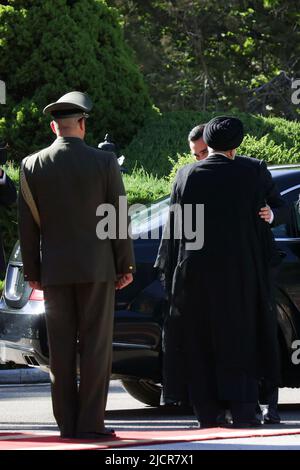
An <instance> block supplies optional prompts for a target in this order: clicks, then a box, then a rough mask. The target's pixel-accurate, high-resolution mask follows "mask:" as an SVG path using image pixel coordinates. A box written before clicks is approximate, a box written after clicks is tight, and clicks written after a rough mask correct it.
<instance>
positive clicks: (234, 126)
mask: <svg viewBox="0 0 300 470" xmlns="http://www.w3.org/2000/svg"><path fill="white" fill-rule="evenodd" d="M243 138H244V128H243V123H242V121H240V120H239V119H237V118H234V117H229V116H219V117H215V118H213V119H211V120H210V121H209V122H208V123H207V124H206V126H205V128H204V132H203V140H204V142H205V143H206V144H207V145H208V146H209V147H211V148H212V149H214V150H233V149H236V148H237V147H239V146H240V145H241V143H242V141H243Z"/></svg>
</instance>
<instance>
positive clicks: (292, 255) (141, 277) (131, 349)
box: [0, 165, 300, 405]
mask: <svg viewBox="0 0 300 470" xmlns="http://www.w3.org/2000/svg"><path fill="white" fill-rule="evenodd" d="M270 170H271V172H272V175H273V178H274V180H275V181H276V183H277V186H278V188H279V190H280V192H281V194H282V195H283V197H284V198H286V200H287V201H288V202H289V203H290V207H291V211H290V218H289V222H288V223H287V224H286V225H280V226H278V227H276V228H274V229H273V231H274V235H275V237H276V241H277V246H278V249H279V250H280V252H281V254H282V259H283V261H282V265H281V270H280V273H279V276H278V280H277V285H276V302H277V309H278V335H279V342H280V350H281V361H282V384H281V385H282V386H285V387H300V365H298V364H297V363H296V362H297V361H292V360H291V357H292V354H293V353H294V357H295V345H297V343H296V341H297V340H299V339H300V216H299V211H298V207H297V202H298V198H299V193H300V166H299V167H297V166H295V165H290V166H286V167H271V168H270ZM168 205H169V198H168V197H166V198H163V199H161V200H159V201H157V202H156V203H155V204H152V205H151V206H149V207H148V208H145V209H143V210H141V211H137V212H136V213H135V214H134V215H133V217H132V231H133V234H134V235H135V237H136V239H135V241H134V247H135V256H136V262H137V273H136V275H135V279H134V282H133V283H132V284H131V285H130V286H129V287H128V288H126V289H124V290H123V291H119V292H117V296H116V305H115V325H114V340H113V366H112V379H116V378H118V379H121V380H122V383H123V385H124V386H125V388H126V390H127V391H128V392H129V393H130V394H131V395H132V396H134V397H135V398H137V399H138V400H140V401H142V402H144V403H146V404H150V405H158V404H159V400H160V383H161V331H162V319H163V315H164V312H165V310H166V302H165V296H164V291H163V288H162V286H161V283H160V281H159V280H158V278H157V272H156V270H155V269H154V268H153V264H154V260H155V258H156V254H157V250H158V246H159V239H160V237H161V233H162V227H163V225H164V222H165V220H166V217H167V213H168ZM150 231H151V235H152V236H151V238H150ZM299 345H300V343H299ZM298 347H300V346H298ZM296 352H297V351H296ZM299 356H300V354H299ZM299 356H298V357H299ZM296 357H297V355H296ZM0 361H1V362H6V363H9V362H10V363H14V364H22V365H28V366H34V367H41V368H43V369H47V368H48V344H47V331H46V323H45V315H44V302H43V292H42V291H36V290H32V289H31V288H30V287H29V285H28V283H26V282H24V278H23V266H22V260H21V255H20V247H19V243H18V242H17V243H16V245H15V247H14V250H13V252H12V255H11V257H10V260H9V264H8V267H7V273H6V279H5V287H4V291H3V295H2V298H1V301H0ZM299 362H300V361H299Z"/></svg>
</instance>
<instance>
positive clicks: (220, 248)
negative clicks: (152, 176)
mask: <svg viewBox="0 0 300 470" xmlns="http://www.w3.org/2000/svg"><path fill="white" fill-rule="evenodd" d="M242 139H243V127H242V123H241V121H239V120H237V119H235V118H229V117H219V118H214V119H213V120H212V121H210V122H209V123H208V124H207V126H206V128H205V131H204V141H205V142H206V143H207V144H208V146H209V156H208V158H206V159H205V160H202V161H200V162H197V163H194V164H191V165H187V166H185V167H183V168H182V169H180V170H179V172H178V174H177V177H176V180H175V183H174V187H173V191H172V196H171V205H172V204H179V205H180V207H181V208H182V209H183V212H184V210H185V209H184V208H185V207H186V206H185V205H191V206H192V207H193V208H194V215H195V213H196V211H195V208H196V205H197V204H204V246H203V247H202V248H201V249H198V250H194V249H192V250H191V249H187V240H186V239H185V236H184V234H185V232H186V230H185V228H186V227H184V225H185V224H186V223H192V226H193V228H195V226H196V223H195V220H193V221H192V222H191V221H190V222H189V221H188V219H186V220H184V217H183V220H184V223H182V224H183V225H182V232H183V236H182V238H181V239H176V237H177V234H178V224H181V220H180V219H178V220H177V216H176V213H175V215H174V213H173V212H170V215H169V220H168V224H167V227H168V230H166V231H165V232H168V231H169V233H170V237H169V240H164V241H163V243H162V244H161V249H160V252H159V255H158V258H157V262H156V266H158V267H160V268H162V267H163V270H164V272H165V275H166V279H165V281H166V289H167V292H168V294H169V301H170V311H169V314H168V316H167V321H166V334H165V338H164V341H165V348H166V350H167V351H168V350H169V352H168V356H169V359H168V370H167V371H165V372H166V374H167V376H168V375H169V376H170V377H171V379H170V381H169V383H168V377H167V378H166V384H165V386H166V387H167V389H168V388H169V390H167V392H166V393H169V394H170V395H173V396H174V397H177V398H178V397H180V396H182V395H184V394H185V390H186V389H188V391H189V400H190V401H191V403H192V404H193V407H194V410H195V414H196V416H197V418H198V420H199V421H200V423H201V426H203V427H205V426H215V425H217V424H218V416H219V415H220V414H221V413H222V412H223V410H224V408H225V407H228V406H229V408H230V409H231V412H232V415H233V421H234V424H235V425H237V426H242V425H243V426H244V425H247V426H248V425H256V424H258V423H257V421H256V420H255V404H256V402H257V399H258V379H260V378H261V377H264V378H266V379H268V380H270V381H271V382H272V383H275V384H276V383H278V381H279V366H278V348H277V322H276V314H275V312H274V309H272V307H271V303H270V285H269V269H270V264H271V263H273V262H274V257H276V252H275V250H274V241H273V238H272V234H271V230H270V226H269V224H266V222H265V221H264V220H263V219H261V218H260V217H259V212H260V209H261V208H262V207H263V206H265V202H266V199H267V198H270V194H269V193H270V192H272V187H273V183H272V179H271V176H270V174H269V173H268V171H267V168H266V165H265V163H264V162H261V161H259V160H256V159H251V158H247V157H237V158H235V154H236V150H235V149H236V148H237V147H238V146H239V145H240V143H241V142H242ZM274 197H275V196H274ZM279 206H280V203H279ZM272 209H273V213H274V216H276V205H274V204H273V207H272ZM274 209H275V210H274ZM194 218H195V217H194ZM189 243H190V240H189ZM174 255H175V256H174Z"/></svg>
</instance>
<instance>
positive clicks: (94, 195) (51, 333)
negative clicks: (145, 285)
mask: <svg viewBox="0 0 300 470" xmlns="http://www.w3.org/2000/svg"><path fill="white" fill-rule="evenodd" d="M91 108H92V103H91V100H90V98H89V97H88V95H86V94H84V93H80V92H71V93H68V94H66V95H64V96H62V97H61V98H60V99H59V100H58V101H57V102H55V103H52V104H50V105H48V106H47V107H46V108H45V109H44V112H45V113H50V114H51V116H52V118H53V120H52V122H51V128H52V130H53V132H54V133H55V134H56V136H57V138H56V140H55V141H54V143H53V144H52V145H50V147H47V148H45V149H43V150H41V151H40V152H38V153H36V154H34V155H31V156H29V157H27V158H26V159H25V160H24V161H23V166H22V173H21V183H22V186H21V191H20V200H19V228H20V242H21V251H22V258H23V264H24V276H25V280H27V281H29V282H30V285H31V286H32V287H33V288H38V289H39V288H43V289H44V296H45V308H46V321H47V329H48V337H49V349H50V368H51V382H52V402H53V411H54V416H55V418H56V421H57V423H58V426H59V429H60V432H61V436H62V437H79V438H97V437H99V438H101V437H103V436H105V435H113V434H114V432H113V431H112V430H107V429H105V427H104V413H105V406H106V400H107V392H108V385H109V379H110V371H111V357H112V332H113V312H114V297H115V295H114V294H115V288H117V289H121V288H123V287H125V286H126V285H128V284H129V283H130V282H132V273H133V271H134V269H135V268H134V255H133V246H132V241H131V240H130V239H129V237H128V233H127V235H126V234H125V237H124V236H123V238H121V237H120V236H119V233H118V232H116V233H112V232H110V231H109V230H108V233H107V234H103V233H99V230H98V223H99V217H97V214H99V213H100V212H99V208H100V209H101V207H104V208H107V205H110V206H109V207H112V208H113V209H114V211H115V214H116V221H118V220H119V218H120V207H119V201H120V197H123V198H124V197H125V189H124V185H123V181H122V177H121V174H120V170H119V165H118V162H117V159H116V157H115V155H114V154H112V153H110V152H104V151H102V150H99V149H95V148H92V147H89V146H87V145H86V144H85V142H84V136H85V126H86V118H87V117H88V113H89V111H90V110H91ZM29 193H31V196H30V194H29ZM101 214H102V215H104V212H103V211H101ZM101 220H102V221H103V216H102V219H101ZM125 223H128V219H127V218H126V221H125ZM112 225H114V224H112ZM77 340H78V343H77ZM77 351H78V352H79V357H80V385H79V389H77V374H76V355H77Z"/></svg>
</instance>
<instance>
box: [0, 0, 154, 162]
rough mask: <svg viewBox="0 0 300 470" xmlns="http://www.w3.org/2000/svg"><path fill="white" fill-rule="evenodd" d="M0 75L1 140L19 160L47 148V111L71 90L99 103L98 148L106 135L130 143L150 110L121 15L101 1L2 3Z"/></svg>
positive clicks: (95, 121)
mask: <svg viewBox="0 0 300 470" xmlns="http://www.w3.org/2000/svg"><path fill="white" fill-rule="evenodd" d="M0 71H1V72H0V73H1V77H0V78H1V79H2V80H4V81H5V82H6V87H7V105H6V106H1V114H2V119H0V136H1V137H2V138H5V139H7V140H8V141H9V143H10V145H11V147H12V148H13V150H14V156H15V157H17V158H20V157H23V156H24V155H26V154H28V153H30V152H33V151H34V150H36V149H37V148H40V147H41V146H44V145H45V144H47V143H48V142H49V126H48V120H47V119H46V118H45V117H43V116H42V109H43V107H44V106H45V105H46V104H48V103H50V102H53V101H56V100H57V99H58V98H59V97H60V96H61V95H63V94H64V93H67V92H68V91H71V90H80V91H84V92H87V93H89V95H90V96H91V97H92V99H93V101H94V109H93V111H92V116H91V118H90V121H89V126H88V127H89V129H90V134H89V136H88V138H89V140H90V141H91V143H93V144H97V143H98V142H100V141H101V140H103V137H104V134H105V133H106V132H110V133H111V134H113V136H114V137H115V138H116V139H117V140H118V141H119V143H121V144H122V143H123V144H124V143H126V142H129V141H130V139H131V137H132V136H133V135H134V134H135V132H136V131H137V129H138V128H139V126H140V125H141V124H142V122H143V120H144V118H145V116H146V115H147V113H148V112H149V110H150V109H151V103H150V98H149V95H148V92H147V90H146V88H145V85H144V81H143V77H142V74H141V73H140V71H139V69H138V67H137V65H136V64H135V61H134V57H133V54H132V52H131V50H130V49H129V47H128V46H127V45H126V44H125V42H124V38H123V31H122V28H121V26H120V18H119V15H118V13H117V11H116V9H115V8H113V7H111V6H108V5H107V3H106V1H104V0H9V1H6V2H3V1H2V2H1V3H0Z"/></svg>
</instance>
